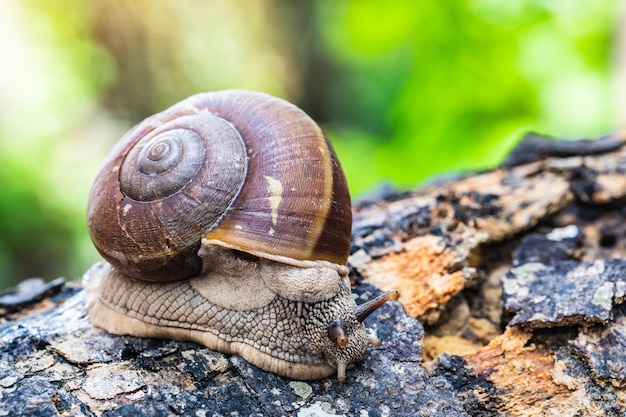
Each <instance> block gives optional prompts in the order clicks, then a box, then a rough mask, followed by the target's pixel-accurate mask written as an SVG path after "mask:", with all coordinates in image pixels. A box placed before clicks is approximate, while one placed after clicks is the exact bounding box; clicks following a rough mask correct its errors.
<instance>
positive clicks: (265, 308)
mask: <svg viewBox="0 0 626 417" xmlns="http://www.w3.org/2000/svg"><path fill="white" fill-rule="evenodd" d="M210 256H211V262H215V264H216V265H217V267H216V269H214V270H210V271H205V272H203V273H201V274H199V275H198V276H196V277H194V278H191V279H189V280H183V281H176V282H172V283H149V282H145V281H139V280H135V279H129V278H128V277H125V276H123V275H121V274H120V273H119V272H116V271H115V270H114V269H113V268H112V267H111V265H110V264H106V263H103V264H97V265H96V266H94V267H93V268H92V269H91V270H90V271H89V272H88V273H87V274H86V277H85V280H84V283H85V288H86V290H87V294H88V296H87V308H88V311H89V315H90V319H91V321H92V323H93V324H94V325H96V326H98V327H101V328H104V329H106V330H107V331H109V332H111V333H115V334H131V335H134V336H140V337H151V338H166V339H175V340H186V341H193V342H197V343H200V344H202V345H204V346H207V347H209V348H211V349H215V350H218V351H221V352H224V353H229V354H239V355H241V356H242V357H244V358H245V359H246V360H247V361H248V362H250V363H253V364H255V365H256V366H258V367H259V368H261V369H264V370H266V371H269V372H274V373H277V374H279V375H283V376H287V377H290V378H295V379H302V380H305V379H319V378H324V377H328V376H331V375H333V374H336V373H337V372H338V370H337V369H338V368H339V369H342V371H341V374H340V380H342V379H343V378H344V376H343V372H345V368H347V367H349V366H350V365H351V364H353V363H355V362H358V361H360V360H361V359H362V358H363V355H364V353H365V350H366V348H367V346H368V345H369V339H368V336H367V333H366V331H365V327H364V326H363V324H362V323H360V322H359V321H358V320H357V318H356V317H355V315H354V300H353V299H352V297H351V293H350V287H349V283H348V282H347V280H346V279H345V278H346V277H345V275H344V276H341V275H340V274H339V273H338V271H337V269H336V268H327V267H320V268H299V267H293V266H290V265H282V264H280V263H278V262H274V261H270V260H261V259H259V261H257V262H250V261H247V260H242V259H238V258H237V257H236V256H235V255H233V253H232V252H231V251H228V250H224V249H217V250H216V249H211V255H210ZM339 270H340V271H341V272H343V273H345V272H346V271H344V270H341V268H339ZM241 273H243V274H244V275H243V277H244V278H243V279H239V280H238V279H233V275H237V274H241ZM303 275H308V276H305V277H304V278H303ZM235 278H236V277H235ZM316 279H319V280H318V282H317V283H316V282H315V280H316ZM294 280H295V281H296V282H300V283H302V285H301V286H306V287H307V291H300V289H298V288H294V286H293V285H292V284H291V282H293V281H294ZM307 281H308V282H307ZM268 284H269V285H268ZM309 284H313V285H309ZM277 288H278V289H279V291H280V292H281V293H282V294H277V293H276V292H275V291H276V289H277ZM233 294H237V297H233ZM287 297H289V298H287ZM294 298H298V299H299V300H300V301H297V300H296V299H294ZM303 300H306V301H303ZM337 318H342V319H343V321H344V323H346V325H345V328H346V329H347V331H346V333H347V336H348V340H349V342H348V344H347V346H344V347H340V346H338V345H337V344H336V343H333V342H332V341H331V340H330V339H329V338H328V337H327V336H326V331H327V326H328V324H329V323H331V322H333V321H334V320H335V319H337Z"/></svg>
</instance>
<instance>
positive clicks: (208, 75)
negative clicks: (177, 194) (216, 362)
mask: <svg viewBox="0 0 626 417" xmlns="http://www.w3.org/2000/svg"><path fill="white" fill-rule="evenodd" d="M622 10H623V7H621V3H619V2H612V1H609V0H593V1H588V0H554V1H549V0H516V1H500V0H465V1H461V0H458V1H448V2H436V1H389V2H380V1H373V0H361V1H352V2H351V1H346V0H333V1H330V0H329V1H311V2H293V1H288V0H255V1H233V2H226V1H191V0H189V1H173V0H172V1H164V0H163V1H155V0H133V1H124V0H91V1H86V0H85V1H78V0H53V1H52V0H49V1H48V0H24V1H20V0H3V1H0V57H1V58H0V62H1V64H0V187H1V188H0V288H5V287H7V286H10V285H14V284H15V283H16V282H17V281H19V280H21V279H24V278H27V277H31V276H41V277H44V278H46V279H52V278H55V277H57V276H65V277H67V278H77V277H80V276H81V274H82V273H83V272H84V270H85V269H86V268H87V267H88V266H89V265H90V264H91V263H93V262H95V261H96V260H97V259H98V255H97V253H96V251H95V250H94V249H93V247H92V245H91V242H90V240H89V237H88V235H87V231H86V223H85V214H84V212H85V206H86V199H87V195H88V192H89V188H90V186H91V182H92V180H93V177H94V175H95V172H96V170H97V168H98V167H99V165H100V164H101V163H102V161H103V159H104V157H105V155H106V154H107V153H108V151H109V149H110V148H111V147H112V145H113V143H114V142H115V141H116V140H117V139H118V138H119V137H120V136H121V135H122V134H123V133H124V132H125V131H126V130H127V129H128V128H129V127H130V126H131V125H133V124H134V123H137V122H138V121H140V120H141V119H143V118H144V117H146V116H148V115H150V114H153V113H155V112H158V111H160V110H163V109H164V108H166V107H168V106H169V105H171V104H173V103H174V102H176V101H178V100H180V99H183V98H184V97H186V96H188V95H191V94H194V93H197V92H201V91H208V90H218V89H226V88H244V89H254V90H261V91H265V92H268V93H270V94H274V95H277V96H280V97H284V98H286V99H288V100H290V101H292V102H294V103H296V104H298V105H299V106H300V107H302V108H303V109H305V111H307V112H308V113H309V114H310V115H311V116H312V117H313V118H314V119H316V120H317V121H318V122H319V123H320V124H321V125H322V126H323V128H324V129H325V130H326V131H327V133H328V135H329V137H330V138H331V140H332V142H333V143H334V145H335V148H336V150H337V153H338V154H339V157H340V159H341V161H342V163H343V165H344V168H345V170H346V173H347V176H348V180H349V183H350V187H351V189H352V192H353V194H354V195H355V196H356V197H357V198H358V196H359V195H362V194H363V193H365V192H367V191H368V190H372V189H374V188H375V187H376V186H379V185H380V184H382V183H390V184H395V185H396V186H397V187H399V188H408V187H415V186H417V185H418V184H419V183H420V182H422V181H424V180H425V179H427V178H428V177H432V176H435V175H437V174H441V173H445V172H450V171H459V170H475V169H484V168H488V167H491V166H494V165H495V164H497V163H498V162H499V161H501V159H502V158H503V157H504V155H505V154H506V153H507V152H508V151H509V150H510V149H511V148H512V147H513V146H514V145H515V143H516V141H518V140H519V138H520V136H521V134H522V133H523V132H524V131H527V130H534V131H539V132H544V133H549V134H553V135H556V136H561V137H576V138H579V137H596V136H599V135H602V134H604V133H607V132H611V131H614V130H616V129H619V128H622V127H623V122H624V119H625V117H624V110H623V106H621V104H623V103H620V97H619V95H618V91H619V89H620V86H622V87H623V81H622V80H621V77H620V74H621V72H620V70H619V68H620V65H621V64H620V62H621V60H622V58H623V57H621V56H620V54H619V51H620V47H619V46H620V45H621V46H622V47H623V46H624V44H623V43H620V41H619V39H620V29H621V27H622V26H621V25H620V16H621V15H622V14H623V13H622ZM620 111H621V113H620Z"/></svg>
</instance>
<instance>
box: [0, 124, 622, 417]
mask: <svg viewBox="0 0 626 417" xmlns="http://www.w3.org/2000/svg"><path fill="white" fill-rule="evenodd" d="M623 143H624V138H623V136H622V135H612V136H609V137H606V138H602V139H600V140H599V141H595V142H590V141H577V142H563V141H556V142H554V141H548V140H545V139H544V138H541V137H539V136H538V135H529V136H528V137H527V138H526V140H524V141H523V142H522V143H521V144H520V146H519V147H518V149H517V150H516V151H515V152H514V153H513V154H512V155H511V156H510V157H509V158H508V159H507V161H506V162H505V164H503V166H502V167H501V168H499V169H495V170H492V171H488V172H484V173H480V174H472V175H470V174H468V175H463V176H457V177H454V178H447V179H445V180H441V181H439V182H437V183H433V184H429V185H427V186H425V187H423V188H422V189H420V190H418V191H415V192H410V193H402V194H399V193H394V192H393V191H389V190H382V191H381V192H380V193H378V194H376V195H372V196H370V197H369V198H367V199H365V200H363V201H361V202H360V203H358V204H356V205H355V207H354V212H355V222H354V228H353V239H352V250H351V257H350V268H351V272H352V274H351V277H352V278H353V284H354V293H355V296H356V297H357V302H358V303H360V302H362V301H364V300H366V299H369V298H370V297H372V296H374V295H376V294H377V293H378V292H379V291H380V289H384V290H387V289H394V288H395V289H399V290H400V291H401V298H400V302H401V303H402V305H401V304H400V303H397V302H392V303H389V304H388V305H386V306H385V307H383V308H381V309H380V310H379V311H377V312H376V313H375V314H374V315H372V316H371V317H370V318H369V319H368V320H367V321H366V325H367V326H368V327H370V328H372V329H373V331H374V332H375V333H376V334H377V336H378V337H379V338H380V339H381V340H383V344H382V346H380V347H376V348H370V349H369V351H368V353H367V355H366V358H365V360H364V361H363V362H361V363H359V364H358V365H357V366H356V367H355V368H354V369H352V370H350V371H349V372H348V379H347V381H346V383H345V384H338V383H337V382H336V381H334V380H333V379H327V380H322V381H316V382H301V381H291V380H288V379H285V378H281V377H278V376H276V375H273V374H268V373H265V372H263V371H260V370H259V369H257V368H256V367H254V366H252V365H249V364H248V363H247V362H245V361H244V360H243V359H241V358H239V357H237V356H230V357H229V356H226V355H223V354H221V353H216V352H213V351H210V350H208V349H206V348H203V347H200V346H198V345H195V344H193V343H181V342H174V341H163V340H146V339H139V338H134V337H119V336H111V335H108V334H107V333H105V332H103V331H101V330H98V329H95V328H93V327H92V326H91V325H90V324H89V322H88V319H87V318H86V317H85V313H84V306H83V302H82V290H81V288H80V285H79V284H65V285H63V284H61V283H60V282H58V281H56V282H53V283H49V284H38V283H36V282H32V281H31V282H29V283H26V284H24V285H23V286H22V287H21V288H18V289H16V290H15V291H14V292H12V293H9V294H6V295H4V296H0V313H1V315H2V317H3V318H2V319H1V320H2V322H0V358H1V359H2V362H1V365H0V416H2V415H11V416H19V415H39V416H54V415H85V416H90V415H129V416H131V415H133V416H134V415H154V416H161V415H189V416H203V415H206V416H211V415H242V416H248V415H258V416H274V415H297V416H325V415H359V416H366V415H367V416H385V415H394V416H395V415H420V416H446V417H450V416H467V415H470V416H501V415H502V416H504V415H506V416H537V415H548V416H549V415H559V416H570V415H571V416H574V415H575V416H621V415H624V413H626V388H624V386H625V385H626V365H625V364H626V336H625V335H626V306H624V305H622V302H623V301H624V299H626V278H625V277H626V261H624V260H623V258H624V254H625V253H626V226H625V225H626V222H625V220H626V219H625V217H626V210H624V208H623V207H624V204H623V203H624V202H626V172H625V171H626V147H623V146H622V144H623ZM420 323H423V325H424V326H425V327H426V328H425V330H424V328H423V327H422V325H421V324H420Z"/></svg>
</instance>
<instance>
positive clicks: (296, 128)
mask: <svg viewBox="0 0 626 417" xmlns="http://www.w3.org/2000/svg"><path fill="white" fill-rule="evenodd" d="M87 217H88V225H89V231H90V235H91V238H92V240H93V242H94V244H95V246H96V248H97V249H98V251H99V252H100V254H101V255H102V256H103V258H104V261H103V262H101V263H98V264H96V265H95V266H94V267H92V268H91V269H90V270H89V271H88V272H87V274H86V275H85V280H84V282H85V288H86V297H87V298H86V304H87V310H88V313H89V317H90V320H91V322H92V323H93V324H94V325H95V326H97V327H100V328H103V329H105V330H107V331H109V332H111V333H114V334H128V335H134V336H140V337H152V338H169V339H175V340H188V341H194V342H197V343H200V344H202V345H205V346H207V347H209V348H211V349H214V350H218V351H221V352H224V353H228V354H239V355H241V356H242V357H244V358H245V359H246V360H247V361H249V362H250V363H252V364H254V365H256V366H258V367H260V368H262V369H264V370H266V371H270V372H274V373H277V374H280V375H283V376H287V377H290V378H294V379H319V378H324V377H327V376H330V375H332V374H335V373H336V375H337V378H338V380H339V381H344V380H345V372H346V369H347V368H348V367H350V366H351V365H353V364H354V363H356V362H358V361H360V360H361V359H362V358H363V356H364V353H365V350H366V348H367V346H368V345H369V344H370V343H373V344H379V342H378V341H376V340H373V339H370V338H369V337H368V335H367V333H366V330H365V327H364V325H363V320H364V319H365V318H366V317H367V316H368V315H369V314H370V313H371V312H373V311H374V310H376V309H377V308H378V307H380V306H381V305H382V304H384V303H385V302H386V301H388V300H391V299H396V298H397V297H398V293H397V292H395V291H393V292H389V293H386V294H383V295H381V296H379V297H378V298H375V299H373V300H370V301H368V302H366V303H365V304H362V305H359V306H357V305H356V304H355V302H354V300H353V298H352V295H351V291H350V283H349V280H348V268H347V267H346V265H347V260H348V255H349V252H350V233H351V224H352V212H351V206H350V194H349V192H348V187H347V183H346V179H345V175H344V173H343V171H342V169H341V166H340V164H339V161H338V159H337V156H336V155H335V152H334V150H333V149H332V147H331V145H330V143H329V142H328V140H327V138H326V137H325V135H324V133H323V132H322V131H321V129H320V128H319V127H318V126H317V124H315V122H313V120H312V119H310V118H309V117H308V116H307V115H306V114H305V113H304V112H303V111H302V110H300V109H299V108H297V107H296V106H294V105H293V104H290V103H288V102H286V101H284V100H281V99H278V98H274V97H271V96H269V95H266V94H261V93H255V92H248V91H238V90H229V91H221V92H214V93H203V94H198V95H195V96H192V97H189V98H187V99H185V100H183V101H181V102H179V103H177V104H175V105H174V106H172V107H170V108H169V109H167V110H165V111H163V112H161V113H159V114H156V115H154V116H152V117H149V118H147V119H146V120H144V121H143V122H141V123H139V124H138V125H137V126H135V127H134V128H133V129H131V130H130V131H129V132H128V133H127V134H126V135H124V136H123V137H122V138H121V139H120V141H119V142H118V143H117V144H116V145H115V147H114V148H113V150H112V151H111V153H110V155H109V156H108V158H107V160H106V161H105V163H104V165H103V166H102V168H101V169H100V171H99V172H98V174H97V176H96V179H95V181H94V184H93V186H92V189H91V193H90V196H89V203H88V208H87Z"/></svg>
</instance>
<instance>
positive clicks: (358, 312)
mask: <svg viewBox="0 0 626 417" xmlns="http://www.w3.org/2000/svg"><path fill="white" fill-rule="evenodd" d="M399 297H400V293H399V292H398V291H397V290H393V291H389V292H386V293H384V294H381V295H379V296H378V297H376V298H374V299H373V300H369V301H368V302H366V303H363V304H360V305H358V306H356V307H355V308H354V315H355V316H356V319H357V320H358V321H359V322H360V323H362V322H363V320H365V319H366V318H367V317H368V316H369V315H370V314H372V313H373V312H374V311H376V310H378V309H379V308H380V307H381V306H382V305H383V304H385V303H386V302H387V301H389V300H397V299H398V298H399Z"/></svg>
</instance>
